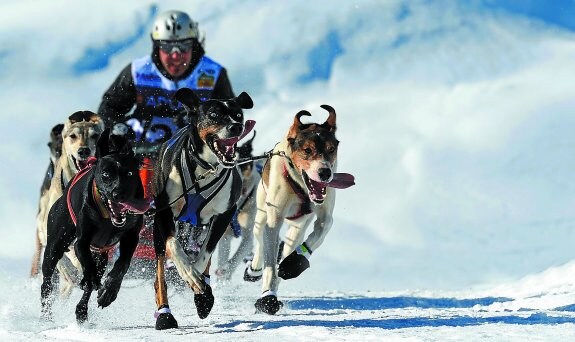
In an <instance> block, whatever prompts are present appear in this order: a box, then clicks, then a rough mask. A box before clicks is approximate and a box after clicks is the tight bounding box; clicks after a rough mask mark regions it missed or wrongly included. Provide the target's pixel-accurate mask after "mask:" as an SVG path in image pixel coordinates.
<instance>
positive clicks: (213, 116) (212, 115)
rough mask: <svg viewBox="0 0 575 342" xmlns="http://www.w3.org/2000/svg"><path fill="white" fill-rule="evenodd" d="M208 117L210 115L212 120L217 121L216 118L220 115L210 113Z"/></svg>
mask: <svg viewBox="0 0 575 342" xmlns="http://www.w3.org/2000/svg"><path fill="white" fill-rule="evenodd" d="M208 115H209V116H210V118H212V119H215V118H216V116H218V115H217V114H216V112H209V113H208Z"/></svg>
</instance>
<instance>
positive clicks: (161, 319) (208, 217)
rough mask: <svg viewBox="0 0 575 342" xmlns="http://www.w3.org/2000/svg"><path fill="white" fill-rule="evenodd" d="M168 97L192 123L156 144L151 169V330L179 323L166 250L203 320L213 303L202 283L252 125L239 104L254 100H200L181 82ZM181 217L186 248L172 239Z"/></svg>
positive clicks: (231, 208)
mask: <svg viewBox="0 0 575 342" xmlns="http://www.w3.org/2000/svg"><path fill="white" fill-rule="evenodd" d="M175 98H176V99H177V100H178V101H179V102H180V103H182V104H183V105H184V106H185V107H186V109H187V111H188V113H189V115H190V121H191V122H192V124H190V125H188V126H186V127H184V128H182V129H181V130H180V131H178V133H176V135H174V137H172V139H170V140H169V141H167V142H166V143H164V144H163V146H162V148H161V150H160V154H159V159H158V161H157V162H156V165H155V167H154V191H155V199H154V200H155V202H156V205H157V207H158V210H157V213H156V215H155V220H154V247H155V251H156V262H157V269H156V281H155V284H154V285H155V290H156V303H157V305H158V311H157V319H156V329H168V328H175V327H177V326H178V324H177V321H176V320H175V318H174V316H173V315H172V313H171V311H170V308H169V305H168V296H167V292H166V291H167V285H166V281H165V273H164V267H165V257H166V256H167V257H169V258H170V259H171V260H172V261H173V262H174V264H175V266H176V269H177V271H178V273H179V274H180V276H181V278H182V279H183V280H184V281H185V282H186V283H187V284H188V285H189V286H190V287H192V289H193V290H194V292H195V295H194V302H195V304H196V310H197V312H198V316H199V317H200V318H205V317H207V316H208V314H209V313H210V310H211V309H212V306H213V304H214V296H213V294H212V290H211V287H210V285H209V281H208V279H209V267H210V261H211V256H212V253H213V252H214V250H215V248H216V244H217V243H218V241H219V240H220V238H221V236H222V234H223V233H224V231H225V230H226V228H227V226H228V224H229V223H230V221H231V219H232V216H233V214H234V212H235V211H236V202H237V200H238V198H239V196H240V191H241V184H242V180H241V176H240V173H239V171H238V168H237V167H236V158H237V155H236V148H237V142H238V141H239V140H240V139H242V138H243V137H244V136H245V135H246V134H248V133H249V131H250V130H251V129H252V128H253V126H254V124H255V122H254V121H252V120H247V121H246V122H245V124H244V116H243V111H242V109H249V108H252V106H253V102H252V99H251V98H250V96H249V95H248V94H247V93H241V94H240V95H239V96H237V97H235V98H232V99H227V100H215V99H212V100H208V101H205V102H200V100H199V99H198V97H197V96H196V95H195V94H194V92H193V91H192V90H191V89H187V88H183V89H180V90H178V92H177V93H176V94H175ZM174 219H176V220H177V221H178V225H175V224H174ZM180 223H184V224H188V225H191V227H192V229H193V230H194V232H193V233H192V234H191V238H190V239H189V240H188V241H186V242H185V243H186V244H187V246H185V247H191V248H189V249H188V248H186V250H188V253H186V251H185V249H184V247H183V246H182V244H181V243H180V242H179V241H178V239H177V238H176V237H177V235H178V227H179V226H180ZM196 233H197V234H196Z"/></svg>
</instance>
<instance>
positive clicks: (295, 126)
mask: <svg viewBox="0 0 575 342" xmlns="http://www.w3.org/2000/svg"><path fill="white" fill-rule="evenodd" d="M302 116H311V114H310V113H309V112H308V111H307V110H300V111H299V112H298V113H297V114H296V115H295V117H294V119H293V123H292V125H291V127H290V129H289V131H288V135H287V140H288V142H289V143H290V145H293V142H294V141H295V137H296V136H297V134H298V132H299V131H300V130H301V126H303V125H304V124H302V123H301V120H300V118H301V117H302Z"/></svg>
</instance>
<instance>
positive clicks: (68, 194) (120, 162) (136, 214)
mask: <svg viewBox="0 0 575 342" xmlns="http://www.w3.org/2000/svg"><path fill="white" fill-rule="evenodd" d="M139 164H140V163H139V160H138V159H136V158H135V156H134V153H133V151H132V148H131V146H130V144H128V142H127V141H126V139H125V138H123V137H120V136H114V135H109V130H106V131H104V132H103V133H102V135H101V137H100V139H99V140H98V144H97V147H96V158H95V159H94V160H92V161H91V163H89V166H88V167H86V168H84V169H83V170H81V171H80V172H78V174H77V175H76V177H75V178H74V179H73V180H72V181H71V182H70V184H69V185H68V186H67V187H66V189H65V191H64V194H63V196H62V197H60V198H59V199H58V200H57V201H56V203H54V205H53V206H52V208H51V209H50V213H49V217H48V243H47V245H46V251H45V252H44V262H43V264H42V274H43V283H42V288H41V302H42V317H44V318H45V319H51V318H52V311H51V306H52V301H53V296H52V291H53V284H52V275H53V273H54V269H55V267H56V264H57V263H58V260H60V258H62V255H63V254H64V252H66V251H67V250H68V247H69V245H70V244H71V243H72V241H74V239H76V242H75V245H74V248H75V252H76V255H77V257H78V260H79V261H80V263H81V265H82V269H83V276H84V277H83V279H82V281H81V282H80V287H81V288H82V290H84V294H83V295H82V298H81V299H80V302H79V303H78V305H77V306H76V320H77V321H78V322H79V323H83V322H85V321H86V319H87V318H88V301H89V299H90V295H91V293H92V291H93V290H96V289H99V291H98V305H99V306H101V307H106V306H108V305H110V304H111V303H112V302H113V301H114V300H115V299H116V296H117V294H118V291H119V290H120V285H121V284H122V279H123V277H124V275H125V274H126V271H127V270H128V267H129V266H130V260H131V259H132V254H133V253H134V250H135V249H136V245H137V244H138V234H139V232H140V229H141V228H142V222H143V215H142V214H143V213H144V212H145V211H147V210H148V209H149V207H150V202H151V201H150V200H148V199H145V198H144V190H143V187H142V183H141V180H140V176H139V172H138V169H139ZM118 242H119V243H120V256H119V258H118V259H117V260H116V262H115V263H114V266H113V268H112V269H111V270H110V272H109V273H108V275H107V278H106V281H105V282H104V285H103V286H102V285H101V283H100V281H101V279H102V276H103V275H104V271H105V269H106V265H107V261H108V251H109V250H110V249H111V247H113V246H114V245H115V244H117V243H118Z"/></svg>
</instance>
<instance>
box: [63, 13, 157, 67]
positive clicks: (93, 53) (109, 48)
mask: <svg viewBox="0 0 575 342" xmlns="http://www.w3.org/2000/svg"><path fill="white" fill-rule="evenodd" d="M157 12H158V7H157V6H156V5H151V6H150V9H149V11H148V16H147V19H146V20H145V21H144V22H143V23H141V24H140V25H139V26H137V27H136V31H135V32H134V34H132V35H130V36H127V37H124V38H120V39H119V40H116V41H110V42H107V43H106V44H104V45H103V46H101V47H87V48H86V49H85V51H84V53H83V55H82V56H81V57H80V58H79V59H78V60H77V61H76V62H75V63H73V64H72V66H71V69H72V74H73V75H76V76H80V75H83V74H87V73H92V72H95V71H98V70H102V69H104V68H106V67H107V66H108V65H109V64H110V59H111V58H112V57H113V56H114V55H116V54H118V53H120V52H121V51H123V50H124V49H126V48H128V47H129V46H131V45H133V44H134V43H136V42H137V41H138V39H140V38H141V37H142V36H145V35H147V33H148V30H149V28H150V27H151V25H152V21H153V20H154V18H155V16H156V14H157Z"/></svg>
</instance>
